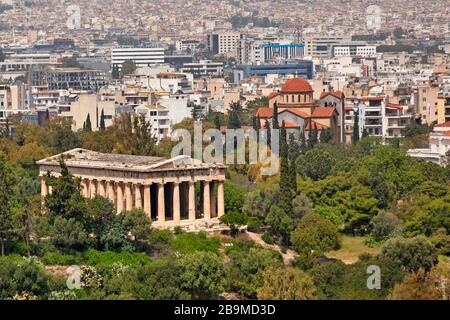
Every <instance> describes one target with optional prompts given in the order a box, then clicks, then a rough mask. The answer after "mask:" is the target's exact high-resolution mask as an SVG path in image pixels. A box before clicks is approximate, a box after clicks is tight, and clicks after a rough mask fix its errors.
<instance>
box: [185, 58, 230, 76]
mask: <svg viewBox="0 0 450 320" xmlns="http://www.w3.org/2000/svg"><path fill="white" fill-rule="evenodd" d="M180 71H181V72H183V73H191V74H193V75H194V78H200V77H203V76H214V77H221V76H223V62H212V61H211V60H200V61H199V62H193V63H183V67H182V68H181V70H180Z"/></svg>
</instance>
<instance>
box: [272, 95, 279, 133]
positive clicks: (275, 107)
mask: <svg viewBox="0 0 450 320" xmlns="http://www.w3.org/2000/svg"><path fill="white" fill-rule="evenodd" d="M272 127H273V128H274V129H279V128H280V126H279V125H278V103H276V102H275V103H274V104H273V118H272Z"/></svg>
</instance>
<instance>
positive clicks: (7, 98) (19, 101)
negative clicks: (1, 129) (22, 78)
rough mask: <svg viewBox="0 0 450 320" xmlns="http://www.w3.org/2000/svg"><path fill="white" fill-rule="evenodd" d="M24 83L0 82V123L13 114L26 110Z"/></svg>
mask: <svg viewBox="0 0 450 320" xmlns="http://www.w3.org/2000/svg"><path fill="white" fill-rule="evenodd" d="M26 101H27V99H26V85H25V84H15V85H9V84H0V123H4V122H5V121H6V118H8V117H10V116H11V115H13V114H17V113H22V112H25V111H27V110H28V109H27V104H26Z"/></svg>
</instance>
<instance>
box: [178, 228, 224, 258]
mask: <svg viewBox="0 0 450 320" xmlns="http://www.w3.org/2000/svg"><path fill="white" fill-rule="evenodd" d="M172 245H173V246H174V248H175V249H176V250H178V251H182V252H189V253H191V252H196V251H210V252H214V253H219V247H220V239H219V238H218V237H207V236H206V233H205V232H199V233H192V232H186V233H183V234H180V235H178V236H176V237H175V239H173V241H172Z"/></svg>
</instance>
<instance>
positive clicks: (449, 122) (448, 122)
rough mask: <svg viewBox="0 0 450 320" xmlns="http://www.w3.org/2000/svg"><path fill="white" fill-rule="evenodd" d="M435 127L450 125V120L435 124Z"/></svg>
mask: <svg viewBox="0 0 450 320" xmlns="http://www.w3.org/2000/svg"><path fill="white" fill-rule="evenodd" d="M435 127H438V128H445V127H450V121H447V122H444V123H440V124H437V125H435Z"/></svg>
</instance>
